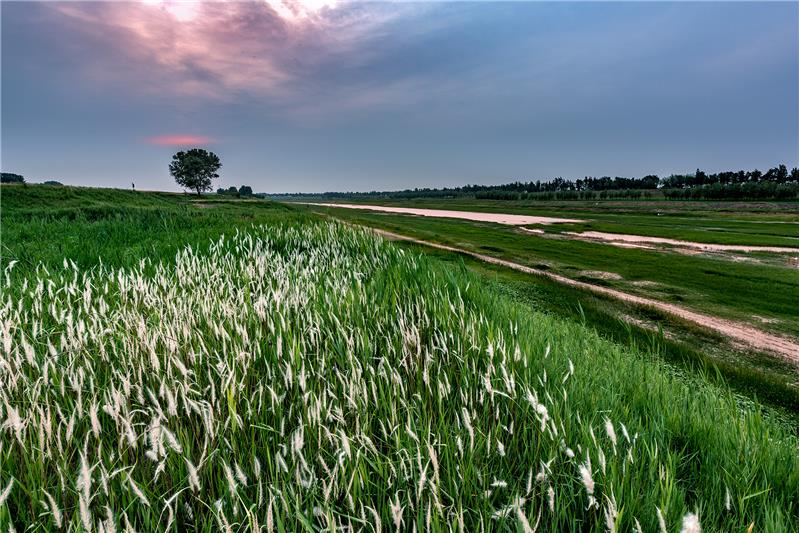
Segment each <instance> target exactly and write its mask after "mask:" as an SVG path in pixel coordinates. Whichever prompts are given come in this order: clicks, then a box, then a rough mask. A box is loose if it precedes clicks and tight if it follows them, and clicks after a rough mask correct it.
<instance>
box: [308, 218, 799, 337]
mask: <svg viewBox="0 0 799 533" xmlns="http://www.w3.org/2000/svg"><path fill="white" fill-rule="evenodd" d="M309 208H310V209H313V210H318V211H323V212H326V213H328V214H331V215H334V216H335V217H337V218H341V219H345V220H349V221H352V222H355V223H359V224H365V225H370V226H375V227H379V228H383V229H387V230H390V231H395V232H397V233H400V234H405V235H410V236H413V237H417V238H420V239H424V240H430V241H434V242H440V243H444V244H449V245H453V246H458V247H461V248H466V249H469V250H474V251H478V252H481V253H485V254H488V255H495V256H497V257H501V258H503V259H508V260H512V261H515V262H518V263H522V264H525V265H528V266H533V267H537V268H541V269H545V270H550V271H552V272H557V273H561V274H564V275H567V276H569V277H572V278H575V279H582V280H586V281H591V282H593V283H598V284H602V285H607V286H611V287H614V288H618V289H621V290H624V291H626V292H629V293H631V294H638V295H642V296H650V297H654V298H656V299H658V300H662V301H667V302H673V303H680V304H681V305H685V306H687V307H690V308H693V309H696V310H699V311H704V312H708V313H710V314H713V315H717V316H721V317H725V318H731V319H736V320H741V321H745V322H750V323H753V324H756V325H758V327H760V328H762V329H764V330H766V331H774V332H778V333H785V334H790V335H794V336H799V310H798V309H797V306H796V301H797V298H799V269H797V268H796V267H795V266H790V265H786V264H785V263H784V262H783V263H781V264H775V263H776V261H777V260H774V262H770V263H767V264H763V263H754V262H745V261H730V260H727V259H725V258H717V257H710V256H705V255H685V254H680V253H664V252H660V251H651V250H642V249H623V248H618V247H614V246H610V245H607V244H601V243H593V242H584V241H580V240H572V239H555V238H545V237H540V236H536V235H531V234H529V233H524V232H521V231H519V229H518V228H516V227H513V226H504V225H499V224H492V223H479V222H468V221H463V220H453V219H445V218H427V217H413V216H404V215H395V214H386V213H373V212H368V211H362V210H347V209H337V208H320V207H309ZM527 213H529V214H541V215H543V214H547V215H550V214H552V212H549V211H543V212H542V211H535V212H530V211H528V212H527ZM560 214H561V216H566V215H567V214H568V215H569V216H580V214H579V213H578V212H571V211H570V212H568V213H567V212H563V213H560ZM582 216H583V217H584V218H588V217H594V216H596V215H594V213H593V212H591V213H583V214H582ZM603 216H606V217H611V218H612V217H615V215H612V214H611V215H603ZM638 216H640V215H638ZM660 218H661V217H656V216H652V215H650V216H649V217H648V219H649V224H654V222H653V219H658V220H659V219H660ZM780 218H784V217H783V216H782V215H781V216H780ZM758 220H760V219H758ZM620 223H621V222H620ZM716 223H717V221H716V220H715V219H714V220H713V221H712V222H710V224H716ZM749 223H750V224H753V225H757V227H760V224H759V223H758V222H755V221H751V222H749ZM593 224H594V223H593V222H592V223H587V224H584V225H583V226H584V227H591V228H593V229H596V228H597V226H594V225H593ZM631 224H632V223H631ZM641 226H643V224H635V225H626V223H625V226H624V228H623V229H624V231H623V232H624V233H638V234H640V232H639V231H638V228H639V227H641ZM779 226H780V227H784V228H786V229H784V230H783V233H784V235H782V236H781V237H780V238H781V239H782V240H785V241H790V238H792V237H791V235H793V233H794V232H796V231H799V224H793V223H791V224H779ZM600 227H601V228H602V229H604V230H609V228H608V226H607V225H605V226H600ZM662 228H665V229H662V231H661V233H662V234H663V236H669V237H673V236H680V235H681V233H680V231H679V229H675V228H674V227H672V226H669V225H666V226H662ZM564 229H574V228H573V225H572V224H556V225H551V226H547V227H546V231H548V232H554V233H557V232H559V231H563V230H564ZM775 237H776V236H774V235H769V236H767V238H765V240H761V237H760V236H758V235H754V236H752V237H751V238H750V239H748V242H750V243H753V242H754V243H757V244H763V243H764V242H765V241H770V242H772V243H773V242H782V241H775V240H774V238H775ZM730 238H731V237H729V236H727V239H728V241H727V242H731V241H730V240H729V239H730ZM736 243H738V244H740V242H736ZM755 255H767V254H755ZM783 261H785V259H783ZM596 273H599V275H598V276H597V275H596ZM602 273H610V274H611V276H605V275H603V274H602Z"/></svg>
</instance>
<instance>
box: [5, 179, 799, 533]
mask: <svg viewBox="0 0 799 533" xmlns="http://www.w3.org/2000/svg"><path fill="white" fill-rule="evenodd" d="M0 194H2V196H0V202H2V204H1V205H0V215H1V218H0V221H1V222H2V252H3V253H2V265H0V266H1V267H2V272H3V279H2V286H3V296H2V298H3V302H2V304H1V305H2V310H0V320H1V322H0V323H1V324H2V339H3V346H2V350H0V376H2V381H3V383H4V387H2V389H0V419H1V420H3V425H2V430H1V431H2V434H3V439H2V441H0V442H2V447H1V448H0V525H3V526H4V529H7V528H8V527H7V526H8V525H12V524H13V525H15V526H16V527H17V528H18V530H25V529H26V526H28V525H34V528H33V529H34V530H35V529H40V530H47V529H53V528H55V527H68V528H71V529H73V530H75V529H80V528H83V529H84V530H89V529H92V530H94V529H97V530H99V529H100V528H103V529H104V530H106V531H108V530H113V529H116V530H121V529H124V528H125V527H127V526H131V527H133V528H135V529H136V530H139V531H142V530H152V529H154V528H156V527H159V528H163V529H165V530H170V531H180V530H184V529H187V528H190V529H195V530H201V531H217V530H255V529H265V530H267V531H272V530H277V531H299V530H335V528H337V527H347V526H352V527H353V528H356V529H358V528H363V529H365V530H367V531H380V530H381V529H386V530H395V529H400V530H406V529H413V528H416V529H417V530H433V531H444V530H447V531H449V530H454V531H479V530H484V531H518V530H522V531H530V530H532V529H533V527H534V526H537V527H538V528H539V529H540V530H547V531H561V530H584V531H600V530H616V529H618V530H619V531H628V530H637V529H640V530H643V531H658V530H661V528H662V527H665V528H667V530H668V531H676V530H678V529H679V528H680V527H681V524H690V523H691V522H692V521H693V520H695V519H698V521H699V522H701V524H702V526H703V528H704V530H706V531H741V532H743V531H747V530H752V531H797V530H799V527H797V524H799V497H798V495H799V438H798V437H797V430H796V426H795V425H792V423H791V422H790V421H786V420H782V419H781V418H780V417H777V416H774V415H773V414H772V412H771V411H770V410H768V409H764V408H763V406H762V405H761V404H760V403H759V402H758V401H757V400H751V399H750V400H748V401H745V402H742V401H741V397H740V396H739V395H736V394H734V393H733V392H732V391H731V389H730V388H729V387H728V386H727V385H726V384H725V383H724V380H718V379H713V378H711V377H709V376H705V375H704V374H703V373H702V372H685V371H681V370H680V369H678V368H675V367H674V366H673V365H671V364H669V363H667V362H664V361H663V359H662V358H661V357H659V356H658V355H657V354H654V353H652V352H651V351H649V350H646V349H643V347H634V346H632V345H631V344H630V343H626V344H625V343H621V342H614V341H613V340H612V337H607V336H601V335H600V334H599V333H597V331H595V330H594V329H593V328H591V327H587V326H586V325H584V324H583V323H581V322H580V321H577V320H573V319H569V318H562V317H560V316H559V313H557V312H555V309H554V308H553V307H552V306H553V305H556V304H554V303H551V302H550V303H546V302H547V301H548V300H550V299H551V298H552V297H553V296H554V295H555V293H554V292H552V293H543V292H539V293H536V294H530V293H525V287H526V285H523V284H522V283H523V281H522V280H520V279H514V278H510V277H508V278H502V279H500V278H499V277H497V276H491V275H487V273H486V272H480V271H476V270H475V269H473V268H472V266H471V265H469V264H466V263H464V262H462V261H460V262H458V261H455V262H453V261H454V259H453V257H452V256H449V255H444V254H430V253H425V252H423V251H422V249H419V248H413V247H411V248H409V247H402V246H399V245H397V244H394V243H390V242H387V241H385V240H383V239H380V238H378V237H376V236H375V235H373V234H371V233H370V232H368V231H365V230H358V229H354V228H351V227H348V226H346V225H344V224H340V223H335V222H332V223H331V222H330V221H328V220H326V219H325V218H324V217H319V216H317V215H314V214H312V213H310V212H308V210H307V209H304V208H298V207H293V206H284V205H280V204H275V203H271V202H257V201H256V202H248V201H235V200H223V201H219V202H212V201H210V200H211V198H208V197H205V198H202V199H200V200H197V199H195V198H193V197H190V196H183V195H169V194H150V193H132V192H122V191H107V190H106V191H100V190H91V189H64V190H62V189H60V188H58V189H56V188H46V187H7V186H3V187H2V189H0ZM62 195H63V196H62ZM443 230H446V231H456V229H455V228H452V227H449V226H447V227H442V231H443ZM418 231H422V230H421V229H419V230H418ZM472 231H478V230H472ZM459 238H461V237H459ZM496 240H497V239H495V241H496ZM583 244H584V243H583ZM483 268H485V267H483ZM771 282H773V280H771ZM553 290H554V289H553ZM751 305H754V304H751ZM743 457H745V460H742V458H743ZM661 524H663V526H661Z"/></svg>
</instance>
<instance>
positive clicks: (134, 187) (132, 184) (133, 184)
mask: <svg viewBox="0 0 799 533" xmlns="http://www.w3.org/2000/svg"><path fill="white" fill-rule="evenodd" d="M130 186H131V187H133V190H134V191H135V190H136V184H135V183H131V184H130Z"/></svg>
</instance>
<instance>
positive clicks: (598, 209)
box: [309, 198, 799, 246]
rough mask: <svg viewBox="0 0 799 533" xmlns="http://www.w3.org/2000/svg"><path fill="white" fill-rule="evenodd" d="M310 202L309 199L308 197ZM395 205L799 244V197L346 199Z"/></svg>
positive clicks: (702, 238) (728, 240)
mask: <svg viewBox="0 0 799 533" xmlns="http://www.w3.org/2000/svg"><path fill="white" fill-rule="evenodd" d="M309 201H310V200H309ZM346 201H347V202H349V203H366V204H374V205H388V206H397V207H418V208H428V209H454V210H463V211H487V212H498V213H515V214H529V215H540V216H555V217H563V218H581V219H583V218H587V219H590V221H589V222H588V223H586V224H579V225H578V224H575V225H566V224H564V225H557V226H550V227H548V228H547V230H551V231H588V230H592V231H606V232H610V233H632V234H637V235H647V236H652V237H666V238H676V239H682V240H688V241H696V242H706V243H713V244H743V245H752V246H799V202H709V201H692V202H689V201H654V200H648V201H646V200H644V201H631V200H626V201H614V200H603V201H601V202H600V201H585V202H584V201H561V202H556V201H552V202H541V201H536V202H530V201H527V202H525V201H499V200H476V199H473V198H471V199H470V198H451V199H433V198H419V199H415V200H405V201H398V200H381V199H374V200H371V199H370V200H368V201H366V200H357V199H354V200H350V199H348V200H346Z"/></svg>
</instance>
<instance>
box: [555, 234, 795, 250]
mask: <svg viewBox="0 0 799 533" xmlns="http://www.w3.org/2000/svg"><path fill="white" fill-rule="evenodd" d="M564 233H565V234H566V235H571V236H572V237H574V238H576V239H580V240H586V241H600V242H605V243H608V244H625V245H646V244H666V245H669V246H677V247H680V248H692V249H696V250H701V251H705V252H769V253H775V254H799V248H792V247H788V246H744V245H740V244H709V243H704V242H691V241H680V240H677V239H666V238H664V237H646V236H643V235H627V234H623V233H604V232H601V231H583V232H581V233H575V232H572V231H567V232H564ZM640 247H641V248H651V247H648V246H640Z"/></svg>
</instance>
